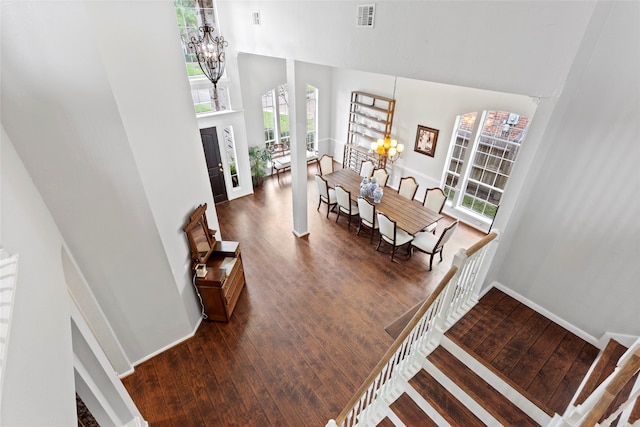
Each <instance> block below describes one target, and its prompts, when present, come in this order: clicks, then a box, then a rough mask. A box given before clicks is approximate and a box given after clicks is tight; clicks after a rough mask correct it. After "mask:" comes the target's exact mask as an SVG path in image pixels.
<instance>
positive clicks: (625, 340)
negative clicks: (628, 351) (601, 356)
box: [597, 332, 640, 348]
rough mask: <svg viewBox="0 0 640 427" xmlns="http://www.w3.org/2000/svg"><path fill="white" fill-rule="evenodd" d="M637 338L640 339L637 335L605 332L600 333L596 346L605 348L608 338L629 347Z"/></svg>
mask: <svg viewBox="0 0 640 427" xmlns="http://www.w3.org/2000/svg"><path fill="white" fill-rule="evenodd" d="M638 339H640V337H637V336H634V335H625V334H616V333H615V332H605V333H604V334H602V337H600V340H599V341H598V345H597V347H598V348H605V347H606V346H607V343H608V342H609V341H610V340H616V341H618V342H619V343H620V344H622V345H623V346H625V347H627V348H629V347H631V346H632V345H633V343H635V342H636V341H638Z"/></svg>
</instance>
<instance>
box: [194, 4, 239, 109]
mask: <svg viewBox="0 0 640 427" xmlns="http://www.w3.org/2000/svg"><path fill="white" fill-rule="evenodd" d="M198 5H199V7H200V11H201V16H202V20H203V22H202V26H201V27H200V28H198V35H197V36H196V35H193V36H191V41H190V42H189V49H191V50H192V51H193V52H194V53H195V55H196V59H197V60H198V65H200V68H201V69H202V72H203V73H204V75H205V76H207V78H208V79H209V80H211V83H213V100H214V102H215V107H216V110H218V109H219V104H218V81H219V80H220V78H221V77H222V75H223V74H224V67H225V55H224V48H225V47H227V46H228V45H229V42H227V41H226V40H225V39H224V37H222V36H215V35H214V31H215V29H214V28H213V26H212V25H210V24H209V23H208V22H207V18H206V16H205V14H204V11H203V9H202V4H201V1H198Z"/></svg>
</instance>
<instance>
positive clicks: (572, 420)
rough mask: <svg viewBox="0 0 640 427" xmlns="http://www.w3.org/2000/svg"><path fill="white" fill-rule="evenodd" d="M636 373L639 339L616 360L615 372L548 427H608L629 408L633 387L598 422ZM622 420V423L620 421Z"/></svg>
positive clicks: (634, 395)
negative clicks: (621, 400) (624, 398)
mask: <svg viewBox="0 0 640 427" xmlns="http://www.w3.org/2000/svg"><path fill="white" fill-rule="evenodd" d="M639 371H640V339H639V340H637V341H636V342H635V343H634V344H633V345H632V346H631V347H629V349H628V350H627V351H626V352H625V353H624V354H623V355H622V357H620V360H619V361H618V363H617V365H616V369H615V370H614V371H613V373H611V375H609V377H607V378H606V379H605V380H604V381H603V382H602V383H601V384H600V385H599V386H598V387H596V389H595V390H594V391H593V392H592V393H591V394H590V395H589V397H587V399H586V400H585V401H584V402H583V403H582V404H581V405H578V406H576V407H574V408H572V409H570V410H568V411H567V412H566V414H565V416H564V417H555V418H554V421H552V424H551V426H554V427H555V426H563V427H570V426H581V427H591V426H595V425H598V426H609V425H611V424H612V423H613V422H614V421H615V420H616V418H618V415H620V414H621V413H623V412H624V411H625V410H626V409H627V408H629V407H630V406H631V405H632V404H633V403H634V402H635V401H636V399H637V398H638V396H639V395H640V389H638V388H637V387H636V388H635V390H634V391H633V392H632V393H631V395H630V396H629V398H628V399H627V400H626V401H625V402H624V403H622V404H621V405H620V406H619V407H618V408H616V410H615V411H614V412H613V413H612V414H611V415H609V416H608V417H607V418H606V419H605V420H603V421H602V422H601V423H598V420H600V418H601V417H602V416H603V415H604V414H605V413H606V411H607V409H608V408H609V405H610V404H611V402H613V400H614V399H615V398H616V397H617V396H618V394H619V393H620V391H621V390H622V388H623V387H624V386H625V385H626V384H627V383H628V382H629V381H630V380H631V379H632V378H633V376H634V375H635V374H636V373H638V372H639ZM622 421H624V420H622Z"/></svg>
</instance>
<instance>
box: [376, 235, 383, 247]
mask: <svg viewBox="0 0 640 427" xmlns="http://www.w3.org/2000/svg"><path fill="white" fill-rule="evenodd" d="M381 243H382V234H381V235H380V239H379V240H378V246H376V251H377V250H378V249H380V244H381Z"/></svg>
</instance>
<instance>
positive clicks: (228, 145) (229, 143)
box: [224, 126, 240, 188]
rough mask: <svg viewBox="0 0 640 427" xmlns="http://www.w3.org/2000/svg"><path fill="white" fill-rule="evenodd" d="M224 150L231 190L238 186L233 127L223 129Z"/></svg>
mask: <svg viewBox="0 0 640 427" xmlns="http://www.w3.org/2000/svg"><path fill="white" fill-rule="evenodd" d="M224 150H225V153H226V155H227V163H228V164H229V174H230V175H231V186H232V187H233V188H237V187H239V186H240V182H239V180H238V168H237V163H236V158H237V157H236V141H235V139H234V138H233V126H225V127H224Z"/></svg>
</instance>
